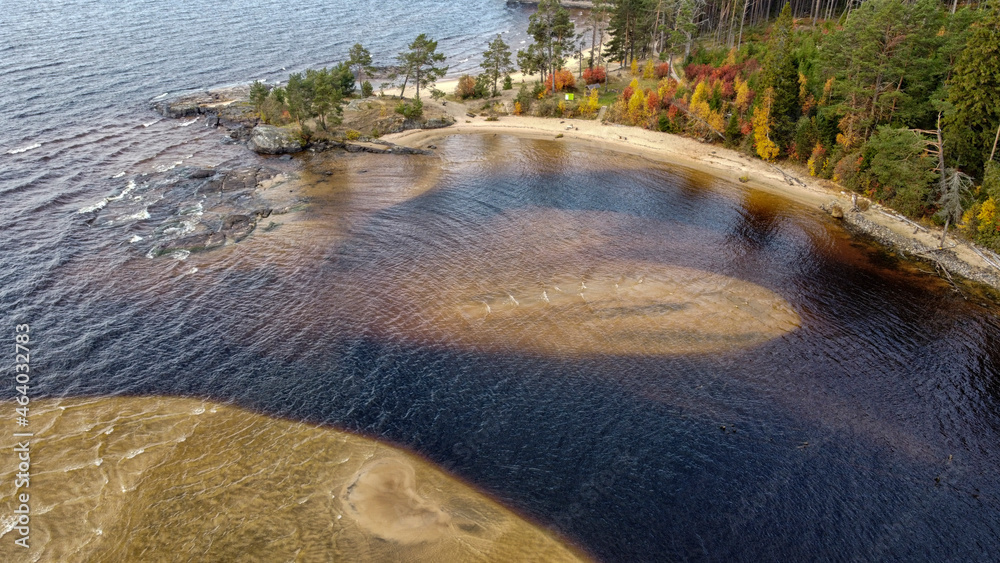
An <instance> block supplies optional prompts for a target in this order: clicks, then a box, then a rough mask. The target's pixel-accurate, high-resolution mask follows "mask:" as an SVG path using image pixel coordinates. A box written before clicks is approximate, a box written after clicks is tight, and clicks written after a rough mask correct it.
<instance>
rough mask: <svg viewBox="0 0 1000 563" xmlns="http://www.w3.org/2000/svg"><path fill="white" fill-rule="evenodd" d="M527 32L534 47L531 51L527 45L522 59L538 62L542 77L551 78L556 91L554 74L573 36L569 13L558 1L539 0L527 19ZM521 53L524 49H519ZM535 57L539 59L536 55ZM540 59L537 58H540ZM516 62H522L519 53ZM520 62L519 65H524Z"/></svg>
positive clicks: (562, 60) (560, 64)
mask: <svg viewBox="0 0 1000 563" xmlns="http://www.w3.org/2000/svg"><path fill="white" fill-rule="evenodd" d="M528 21H529V23H528V34H529V35H531V36H532V38H534V40H535V45H532V47H536V46H537V49H536V50H535V51H534V53H532V49H531V48H529V49H528V50H527V53H532V54H531V55H525V59H524V61H525V62H529V61H531V62H535V61H537V62H539V63H540V65H539V66H540V70H541V71H542V77H543V79H545V78H546V77H547V78H548V79H550V80H552V90H553V91H555V89H556V88H555V73H556V71H557V70H559V69H560V68H562V66H563V63H564V58H563V55H564V54H565V53H566V52H567V51H568V50H571V49H572V48H571V45H572V42H573V40H574V39H575V36H574V29H575V28H574V25H573V22H572V20H570V19H569V12H567V11H566V8H563V6H562V3H560V1H559V0H542V1H541V2H539V3H538V9H537V10H536V11H535V13H534V14H532V15H531V17H529V18H528ZM522 52H523V51H522ZM535 57H538V58H535ZM539 59H540V60H539ZM517 60H518V63H522V57H521V54H520V53H518V57H517ZM523 66H524V65H523V64H522V68H523Z"/></svg>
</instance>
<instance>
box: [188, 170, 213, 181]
mask: <svg viewBox="0 0 1000 563" xmlns="http://www.w3.org/2000/svg"><path fill="white" fill-rule="evenodd" d="M213 175H215V170H212V169H211V168H198V169H196V170H194V171H193V172H191V173H190V174H188V178H192V179H197V178H211V177H212V176H213Z"/></svg>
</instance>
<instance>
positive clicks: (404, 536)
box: [0, 397, 584, 563]
mask: <svg viewBox="0 0 1000 563" xmlns="http://www.w3.org/2000/svg"><path fill="white" fill-rule="evenodd" d="M4 406H5V410H7V411H10V412H13V409H14V406H13V405H12V404H11V403H5V404H4ZM31 427H32V428H31V429H32V430H33V431H34V433H35V436H34V437H33V438H32V439H31V444H30V455H31V485H30V488H29V489H28V490H29V491H30V495H31V501H30V506H31V523H30V527H31V534H30V545H31V548H30V550H24V549H23V548H21V547H17V546H15V545H14V539H15V537H16V536H17V534H18V532H16V531H14V530H12V526H13V525H12V523H11V522H10V520H9V517H8V516H9V515H8V516H3V520H2V522H0V560H3V561H42V562H47V561H52V562H60V563H62V562H71V561H108V562H120V561H236V560H240V561H330V560H334V561H429V562H430V561H434V562H436V561H471V560H490V561H524V560H528V559H532V560H539V561H579V560H581V559H584V557H583V556H582V555H581V554H579V553H577V552H575V551H573V550H572V549H570V548H568V547H566V546H564V545H563V544H562V543H560V542H559V541H558V540H557V539H555V538H554V537H553V536H552V535H551V534H549V533H548V532H547V531H545V530H543V529H540V528H538V527H536V526H534V525H532V524H531V523H528V522H526V521H525V520H523V519H522V518H520V517H518V516H517V515H515V514H513V513H512V512H510V511H509V510H507V509H505V508H503V507H502V506H500V505H499V504H497V503H496V502H494V501H493V500H491V499H489V498H488V497H486V496H484V495H482V494H480V493H478V492H476V491H475V490H473V489H472V488H471V487H469V486H468V485H466V484H464V483H462V482H460V481H459V480H457V479H455V478H453V477H450V476H448V475H446V474H445V473H444V472H442V471H441V470H439V469H437V468H436V467H434V466H433V465H432V464H430V463H428V462H426V461H424V460H423V459H421V458H419V457H417V456H414V455H412V454H409V453H406V452H404V451H401V450H398V449H396V448H393V447H390V446H387V445H384V444H380V443H379V442H376V441H374V440H370V439H367V438H363V437H359V436H356V435H352V434H349V433H345V432H341V431H337V430H333V429H331V428H323V427H317V426H312V425H309V424H304V423H298V422H292V421H288V420H280V419H275V418H270V417H266V416H262V415H258V414H254V413H251V412H248V411H245V410H242V409H239V408H236V407H232V406H225V405H220V404H215V403H211V402H207V401H201V400H196V399H181V398H167V397H144V398H126V397H116V398H99V399H96V398H74V399H64V400H39V401H32V402H31ZM8 436H9V434H8ZM12 440H13V439H12V438H10V437H7V438H4V441H3V443H2V449H3V450H4V451H7V452H11V451H13V450H12V448H13V446H14V443H13V441H12ZM16 462H17V460H16V456H15V455H5V456H2V458H0V475H2V476H3V479H4V480H5V482H7V483H8V484H11V483H12V476H13V474H14V473H15V464H16ZM13 493H14V488H13V486H7V487H4V490H3V491H2V494H3V496H0V504H2V505H3V506H13V499H12V496H11V495H12V494H13Z"/></svg>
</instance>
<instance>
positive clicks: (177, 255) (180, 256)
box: [170, 250, 191, 260]
mask: <svg viewBox="0 0 1000 563" xmlns="http://www.w3.org/2000/svg"><path fill="white" fill-rule="evenodd" d="M188 256H191V251H190V250H177V251H175V252H171V253H170V257H171V258H173V259H174V260H187V257H188Z"/></svg>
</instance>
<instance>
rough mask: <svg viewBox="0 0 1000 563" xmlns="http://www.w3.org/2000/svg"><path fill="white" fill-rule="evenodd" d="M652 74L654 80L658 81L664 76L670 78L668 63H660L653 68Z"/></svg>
mask: <svg viewBox="0 0 1000 563" xmlns="http://www.w3.org/2000/svg"><path fill="white" fill-rule="evenodd" d="M653 72H655V73H656V78H657V80H659V79H660V78H663V77H665V76H670V63H660V64H658V65H656V67H655V68H653Z"/></svg>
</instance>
